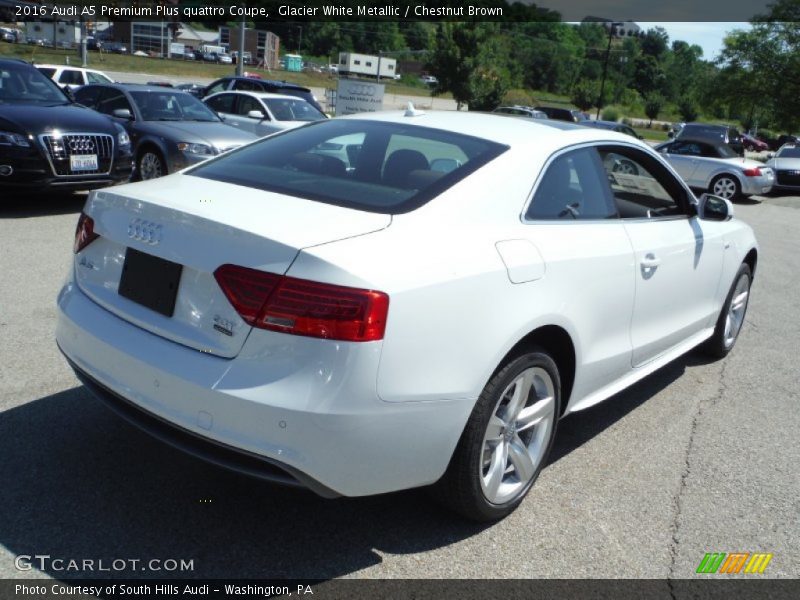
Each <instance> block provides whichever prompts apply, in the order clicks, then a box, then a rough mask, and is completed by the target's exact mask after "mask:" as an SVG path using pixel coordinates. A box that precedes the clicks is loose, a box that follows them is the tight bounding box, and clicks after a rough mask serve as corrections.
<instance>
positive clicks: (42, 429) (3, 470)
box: [0, 355, 698, 579]
mask: <svg viewBox="0 0 800 600" xmlns="http://www.w3.org/2000/svg"><path fill="white" fill-rule="evenodd" d="M697 360H698V358H697V357H696V356H694V355H689V356H688V357H685V358H682V359H680V360H678V361H675V362H674V363H672V364H671V365H669V366H667V367H665V368H664V369H662V370H661V371H659V372H657V373H656V374H654V375H651V376H650V377H648V378H646V379H645V380H644V381H642V382H639V383H638V384H636V385H635V386H633V387H632V388H629V389H628V390H626V391H624V392H622V393H620V394H618V395H617V396H616V397H614V398H612V399H610V400H609V401H608V402H606V403H604V404H603V405H602V408H600V407H598V408H593V409H588V410H586V411H583V412H580V413H577V414H575V415H572V416H570V417H569V418H567V419H565V420H564V421H563V422H562V423H561V426H560V431H559V436H558V439H557V441H556V445H555V447H554V449H553V455H552V458H551V462H554V461H557V460H559V459H560V458H562V457H564V456H565V455H567V454H569V453H570V452H571V451H572V450H574V449H575V448H578V447H579V446H581V445H582V444H584V443H585V442H586V441H587V440H589V439H591V438H592V437H594V436H596V435H598V434H599V433H601V432H602V431H603V430H605V429H606V428H607V427H609V426H611V425H612V424H613V423H615V422H616V421H618V420H619V419H621V418H623V417H624V416H625V415H626V414H628V413H629V412H631V411H633V410H634V409H635V408H636V407H638V406H639V405H641V404H642V403H643V402H645V401H646V400H647V399H649V398H651V397H652V396H653V395H655V394H656V393H658V392H659V391H661V390H662V389H664V388H665V387H666V386H668V385H669V384H670V383H671V382H672V381H674V380H675V379H677V378H679V377H680V376H681V375H682V374H683V372H684V370H685V368H686V366H688V365H691V364H697V363H696V362H695V361H697ZM0 455H2V456H3V460H2V461H0V490H2V496H3V510H2V511H0V544H2V545H3V546H5V547H6V548H7V549H8V550H9V552H10V553H11V554H12V555H31V556H34V555H37V554H46V555H50V557H52V558H62V559H65V561H68V560H69V559H75V560H78V561H82V560H83V559H93V560H95V561H98V560H100V559H102V560H103V561H104V563H105V565H106V566H108V565H110V564H112V561H113V560H114V559H126V560H127V559H139V560H141V561H143V562H144V561H149V560H151V559H158V560H161V561H163V560H166V559H174V560H177V561H180V560H181V559H183V560H187V561H188V560H192V561H193V569H192V570H191V571H186V572H164V571H148V570H145V571H142V570H141V569H142V564H141V563H140V564H138V565H137V567H136V569H131V568H128V567H126V568H125V569H123V570H120V571H111V572H101V573H96V572H91V571H89V572H87V571H69V570H64V569H63V568H54V566H47V565H45V566H44V568H41V569H40V570H42V571H44V572H45V573H47V574H49V575H51V576H53V577H56V578H58V579H70V578H77V577H81V578H87V577H88V578H90V577H92V576H99V577H128V578H138V577H143V578H157V577H164V576H167V577H188V578H314V579H329V578H334V577H338V576H343V575H348V574H352V573H354V572H357V571H359V570H362V569H365V568H367V567H370V566H373V565H376V564H379V563H380V562H381V561H382V557H381V554H382V553H388V554H408V553H418V552H424V551H426V550H430V549H434V548H440V547H445V546H447V545H450V544H453V543H456V542H458V541H461V540H463V539H465V538H468V537H471V536H474V535H476V534H478V533H480V532H481V531H482V530H484V529H485V528H487V527H489V526H488V525H480V524H474V523H470V522H467V521H464V520H462V519H461V518H459V517H457V516H455V515H453V514H451V513H449V512H447V511H446V510H444V509H442V508H440V507H439V506H438V505H436V504H435V503H434V502H433V501H432V500H431V499H430V498H429V497H428V495H427V494H426V492H425V491H424V490H410V491H405V492H398V493H393V494H385V495H382V496H373V497H369V498H342V499H337V500H325V499H322V498H319V497H317V496H315V495H314V494H312V493H311V492H306V491H303V490H295V489H289V488H281V487H277V486H274V485H271V484H268V483H265V482H261V481H259V480H255V479H251V478H248V477H244V476H241V475H238V474H235V473H230V472H227V471H225V470H223V469H220V468H217V467H215V466H212V465H208V464H206V463H204V462H201V461H199V460H196V459H194V458H192V457H189V456H186V455H184V454H183V453H181V452H179V451H177V450H174V449H172V448H171V447H168V446H166V445H164V444H162V443H161V442H158V441H156V440H154V439H152V438H150V437H149V436H148V435H147V434H145V433H142V432H140V431H139V430H138V429H135V428H134V427H133V426H131V425H129V424H127V423H126V422H124V421H122V420H121V419H119V418H118V417H116V416H115V415H114V414H113V413H112V412H111V411H109V410H107V409H106V408H105V407H104V406H103V405H102V404H101V403H100V402H99V401H97V400H95V399H94V398H93V397H91V395H90V394H89V393H88V391H87V390H86V389H85V388H83V387H76V388H73V389H69V390H66V391H63V392H60V393H57V394H53V395H51V396H48V397H45V398H41V399H39V400H34V401H31V402H28V403H26V404H23V405H22V406H19V407H16V408H13V409H10V410H7V411H4V412H2V413H0ZM365 460H368V457H365ZM64 564H67V563H66V562H65V563H64ZM131 564H132V563H127V565H128V566H130V565H131ZM61 566H63V565H61ZM7 569H8V567H4V569H3V573H5V575H4V576H6V577H7V576H9V575H8V570H7ZM12 569H13V567H12ZM407 576H413V574H408V575H407Z"/></svg>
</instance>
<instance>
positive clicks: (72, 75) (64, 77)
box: [58, 69, 84, 85]
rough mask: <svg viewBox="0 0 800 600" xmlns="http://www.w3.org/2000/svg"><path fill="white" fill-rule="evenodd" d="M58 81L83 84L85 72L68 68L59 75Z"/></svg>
mask: <svg viewBox="0 0 800 600" xmlns="http://www.w3.org/2000/svg"><path fill="white" fill-rule="evenodd" d="M58 82H59V83H62V84H64V85H83V84H84V81H83V73H81V72H80V71H73V70H72V69H66V70H64V71H62V72H61V75H60V76H59V77H58Z"/></svg>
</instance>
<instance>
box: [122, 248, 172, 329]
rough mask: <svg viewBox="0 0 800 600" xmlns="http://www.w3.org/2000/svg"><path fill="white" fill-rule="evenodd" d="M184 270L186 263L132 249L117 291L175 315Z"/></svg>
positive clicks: (167, 314)
mask: <svg viewBox="0 0 800 600" xmlns="http://www.w3.org/2000/svg"><path fill="white" fill-rule="evenodd" d="M182 270H183V266H182V265H179V264H177V263H174V262H171V261H168V260H164V259H163V258H159V257H157V256H153V255H151V254H146V253H144V252H140V251H139V250H136V249H135V248H128V249H127V250H126V251H125V262H124V263H123V265H122V275H121V276H120V279H119V287H118V288H117V293H118V294H119V295H120V296H122V297H123V298H127V299H128V300H132V301H133V302H136V303H137V304H141V305H142V306H145V307H147V308H149V309H151V310H154V311H156V312H157V313H160V314H162V315H164V316H165V317H171V316H172V315H173V313H174V312H175V300H176V298H177V297H178V285H179V284H180V280H181V272H182Z"/></svg>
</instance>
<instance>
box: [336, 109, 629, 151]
mask: <svg viewBox="0 0 800 600" xmlns="http://www.w3.org/2000/svg"><path fill="white" fill-rule="evenodd" d="M407 112H408V111H384V112H371V113H358V114H354V115H347V116H344V117H337V118H339V119H357V120H358V119H360V120H371V121H383V122H386V123H398V124H405V125H418V126H420V127H430V128H432V129H441V130H445V131H450V132H453V133H460V134H462V135H468V136H472V137H476V138H482V139H486V140H491V141H494V142H498V143H500V144H506V145H520V146H522V145H528V144H530V145H552V146H553V147H563V146H565V145H567V143H568V142H569V143H574V144H578V143H581V142H591V141H611V142H614V141H621V142H625V143H626V144H631V143H634V144H638V145H640V146H645V144H644V143H641V142H638V140H634V139H633V138H631V137H630V136H629V135H625V134H623V133H617V132H615V131H607V130H605V129H595V128H591V127H584V126H582V125H579V124H578V123H569V122H567V121H556V120H549V119H514V118H509V117H508V116H506V115H502V114H495V113H478V112H469V111H448V110H443V111H430V112H420V111H416V114H415V116H406V114H407Z"/></svg>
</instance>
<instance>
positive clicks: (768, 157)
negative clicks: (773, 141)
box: [766, 152, 775, 160]
mask: <svg viewBox="0 0 800 600" xmlns="http://www.w3.org/2000/svg"><path fill="white" fill-rule="evenodd" d="M766 158H767V160H772V159H773V158H775V153H774V152H767V156H766Z"/></svg>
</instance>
